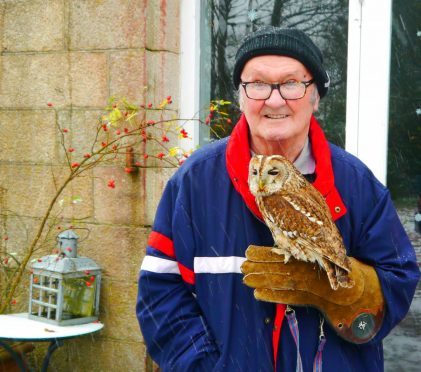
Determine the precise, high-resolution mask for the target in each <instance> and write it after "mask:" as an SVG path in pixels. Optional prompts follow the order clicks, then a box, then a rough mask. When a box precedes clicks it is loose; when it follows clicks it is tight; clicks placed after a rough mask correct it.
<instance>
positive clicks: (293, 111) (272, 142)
mask: <svg viewBox="0 0 421 372" xmlns="http://www.w3.org/2000/svg"><path fill="white" fill-rule="evenodd" d="M312 78H313V76H312V75H311V74H310V72H309V71H308V70H307V68H306V67H305V66H304V65H303V64H302V63H301V62H299V61H297V60H295V59H293V58H289V57H285V56H276V55H267V56H259V57H254V58H252V59H250V60H249V61H248V62H247V63H246V65H245V66H244V69H243V71H242V73H241V81H243V82H256V81H258V82H265V83H285V82H288V81H291V80H292V81H309V80H311V79H312ZM314 89H316V88H315V84H314V83H313V84H311V85H310V86H309V87H308V88H307V91H306V94H305V96H304V97H303V98H301V99H298V100H287V101H285V100H284V99H283V98H282V97H281V95H280V94H279V92H278V91H277V90H276V89H275V90H273V91H272V94H271V96H270V97H269V98H268V99H267V100H258V101H257V100H253V99H250V98H248V97H247V96H246V94H245V92H244V88H243V87H240V106H241V109H242V110H243V112H244V114H245V116H246V118H247V121H248V124H249V127H250V135H251V138H250V143H251V148H252V150H253V151H255V152H258V153H261V154H267V155H269V154H274V153H281V154H282V155H285V156H286V155H287V154H285V149H291V150H293V152H294V153H295V152H298V153H297V154H296V155H297V156H298V154H299V153H300V151H301V149H302V147H303V145H304V142H305V139H306V137H307V135H308V129H309V125H310V118H311V115H312V114H313V112H314V111H317V108H318V104H319V97H318V95H315V92H314ZM295 149H296V150H295ZM290 160H294V159H290Z"/></svg>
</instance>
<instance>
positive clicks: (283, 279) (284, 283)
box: [243, 273, 296, 290]
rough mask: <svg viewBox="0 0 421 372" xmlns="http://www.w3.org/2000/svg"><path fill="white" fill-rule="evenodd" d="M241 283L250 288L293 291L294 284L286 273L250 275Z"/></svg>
mask: <svg viewBox="0 0 421 372" xmlns="http://www.w3.org/2000/svg"><path fill="white" fill-rule="evenodd" d="M243 283H244V284H245V285H248V286H249V287H252V288H272V289H284V290H291V289H295V286H296V283H295V282H294V280H293V279H292V277H291V276H290V275H289V274H288V273H279V274H269V273H252V274H247V275H245V276H244V278H243Z"/></svg>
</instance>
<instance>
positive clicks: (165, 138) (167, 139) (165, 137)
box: [162, 136, 170, 142]
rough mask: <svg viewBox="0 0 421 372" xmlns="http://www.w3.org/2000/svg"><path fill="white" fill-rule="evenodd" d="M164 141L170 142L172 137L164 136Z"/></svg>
mask: <svg viewBox="0 0 421 372" xmlns="http://www.w3.org/2000/svg"><path fill="white" fill-rule="evenodd" d="M162 142H170V139H169V138H168V137H167V136H162Z"/></svg>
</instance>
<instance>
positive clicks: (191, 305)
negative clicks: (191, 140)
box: [136, 117, 419, 372]
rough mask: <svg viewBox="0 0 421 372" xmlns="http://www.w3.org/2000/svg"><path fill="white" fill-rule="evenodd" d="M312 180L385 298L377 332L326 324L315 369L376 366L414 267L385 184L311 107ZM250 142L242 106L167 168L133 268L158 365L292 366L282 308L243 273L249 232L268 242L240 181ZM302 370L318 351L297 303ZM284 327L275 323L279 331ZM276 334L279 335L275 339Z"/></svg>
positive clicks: (143, 323) (403, 305) (314, 321)
mask: <svg viewBox="0 0 421 372" xmlns="http://www.w3.org/2000/svg"><path fill="white" fill-rule="evenodd" d="M309 136H310V141H311V145H312V152H313V156H314V158H315V161H316V180H315V181H314V183H313V185H314V186H315V187H316V188H317V189H318V190H319V191H320V192H321V193H322V194H323V195H324V197H325V199H326V201H327V203H328V205H329V207H330V210H331V213H332V216H333V218H334V220H335V221H336V224H337V226H338V228H339V230H340V232H341V234H342V237H343V240H344V243H345V246H346V248H347V253H348V255H349V256H353V257H355V258H357V259H359V260H361V261H363V262H365V263H367V264H369V265H372V266H374V268H375V270H376V272H377V274H378V276H379V279H380V282H381V285H382V290H383V294H384V298H385V302H386V310H385V318H384V321H383V325H382V327H381V329H380V331H379V332H378V334H377V335H376V336H375V338H374V339H373V340H371V341H370V342H368V343H366V344H361V345H355V344H351V343H349V342H347V341H344V340H343V339H341V338H340V337H339V336H337V335H336V334H335V333H334V331H333V330H332V329H331V328H330V327H329V326H328V325H327V324H325V334H326V339H327V341H326V344H325V347H324V350H323V371H338V370H341V372H345V371H370V372H373V371H382V370H383V349H382V343H381V340H382V339H383V338H384V337H385V336H386V335H387V334H388V333H389V332H390V330H391V329H392V328H393V327H394V326H395V325H396V324H397V323H398V322H399V321H400V320H401V319H402V318H403V317H404V316H405V314H406V313H407V311H408V309H409V306H410V303H411V300H412V297H413V294H414V291H415V287H416V284H417V282H418V279H419V270H418V266H417V263H416V258H415V253H414V250H413V248H412V246H411V244H410V242H409V240H408V237H407V235H406V233H405V232H404V230H403V228H402V225H401V223H400V222H399V219H398V216H397V214H396V211H395V209H394V207H393V204H392V201H391V199H390V195H389V192H388V191H387V189H386V188H385V187H384V186H383V185H382V184H380V183H379V182H378V181H377V180H376V179H375V177H374V176H373V174H372V173H371V171H370V170H369V169H368V168H367V167H366V166H365V165H364V164H362V163H361V162H360V161H359V160H358V159H357V158H355V157H353V156H352V155H350V154H348V153H347V152H345V151H343V150H342V149H340V148H338V147H336V146H334V145H331V144H329V143H328V142H327V141H326V139H325V137H324V134H323V132H322V130H321V129H320V127H319V125H318V124H317V122H316V120H315V119H314V118H312V121H311V125H310V133H309ZM249 160H250V149H249V144H248V125H247V122H246V120H245V118H244V117H242V118H241V119H240V121H239V123H238V124H237V125H236V127H235V129H234V131H233V133H232V135H231V137H229V138H226V139H223V140H220V141H217V142H215V143H213V144H211V145H208V146H206V147H204V148H203V149H200V150H198V151H196V152H195V153H194V154H193V155H192V156H191V157H190V158H189V159H188V161H186V163H185V164H183V166H182V167H181V168H180V169H179V170H178V171H177V172H176V174H175V175H174V176H173V177H172V178H171V179H170V180H169V182H168V184H167V186H166V188H165V191H164V194H163V196H162V200H161V202H160V204H159V207H158V210H157V213H156V218H155V223H154V226H153V231H152V232H151V234H150V237H149V241H148V247H147V251H146V256H145V259H144V261H143V263H142V267H141V272H140V278H139V294H138V300H137V308H136V310H137V317H138V319H139V323H140V327H141V330H142V333H143V336H144V339H145V343H146V345H147V348H148V351H149V353H150V354H151V356H152V358H153V359H154V360H155V361H156V362H157V363H158V364H159V365H160V367H161V368H162V370H163V371H180V372H186V371H241V372H246V371H253V372H256V371H273V370H274V358H276V360H277V363H276V366H277V367H276V369H277V370H278V371H295V368H296V355H297V350H296V346H295V343H294V340H293V338H292V335H291V332H290V329H289V327H288V325H287V324H285V320H284V322H283V324H282V327H274V320H275V308H276V306H275V305H274V304H271V303H266V302H262V301H257V300H256V299H255V298H254V297H253V290H252V289H251V288H248V287H246V286H245V285H244V284H243V283H242V274H241V273H240V265H241V263H242V262H243V261H244V252H245V250H246V249H247V247H248V246H249V245H250V244H255V245H269V246H270V245H273V240H272V236H271V234H270V231H269V229H268V228H267V227H266V225H265V224H264V223H263V222H262V219H261V215H260V213H259V211H258V209H257V206H256V203H255V201H254V198H253V196H252V195H251V194H250V191H249V189H248V185H247V174H248V162H249ZM295 311H296V316H297V320H298V327H299V332H300V353H301V357H302V362H303V368H304V371H311V370H312V368H313V367H312V365H313V360H314V357H315V354H316V351H317V345H318V337H319V333H318V332H319V322H320V314H319V312H318V311H317V310H315V309H313V308H310V307H296V308H295ZM279 332H280V333H279ZM277 334H278V335H279V347H278V348H276V350H274V347H273V342H274V341H273V340H274V339H275V338H276V335H277Z"/></svg>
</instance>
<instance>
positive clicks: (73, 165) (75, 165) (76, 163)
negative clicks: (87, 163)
mask: <svg viewBox="0 0 421 372" xmlns="http://www.w3.org/2000/svg"><path fill="white" fill-rule="evenodd" d="M79 165H80V163H78V162H76V161H75V162H74V163H72V168H77V167H78V166H79Z"/></svg>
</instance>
